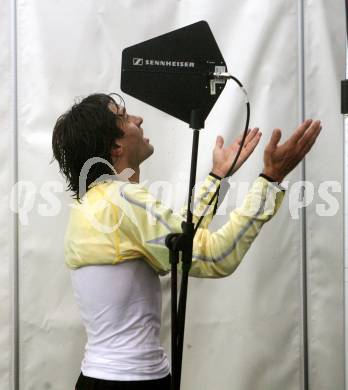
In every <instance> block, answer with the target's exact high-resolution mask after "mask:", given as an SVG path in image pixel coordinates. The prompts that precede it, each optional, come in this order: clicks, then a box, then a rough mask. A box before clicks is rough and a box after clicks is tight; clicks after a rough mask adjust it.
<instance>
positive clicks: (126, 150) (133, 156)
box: [109, 104, 154, 166]
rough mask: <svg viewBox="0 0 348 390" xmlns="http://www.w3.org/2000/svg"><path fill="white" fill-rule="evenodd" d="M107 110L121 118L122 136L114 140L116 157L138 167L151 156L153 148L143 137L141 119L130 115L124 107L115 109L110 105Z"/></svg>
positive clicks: (113, 105)
mask: <svg viewBox="0 0 348 390" xmlns="http://www.w3.org/2000/svg"><path fill="white" fill-rule="evenodd" d="M109 108H110V110H111V111H113V112H114V113H116V114H118V115H121V116H122V119H123V120H122V122H120V123H121V126H120V127H121V129H122V130H123V131H124V136H123V137H122V138H120V139H117V140H116V144H117V145H119V146H120V148H117V149H118V150H117V154H118V157H123V158H125V159H126V161H128V162H129V163H130V164H131V165H133V166H134V165H135V166H137V165H140V164H141V163H142V162H143V161H144V160H146V159H147V158H148V157H150V156H151V155H152V153H153V152H154V147H153V146H152V145H151V144H150V141H149V139H148V138H146V137H144V130H143V129H142V127H141V124H142V123H143V119H142V118H141V117H139V116H135V115H130V114H128V113H127V112H126V109H125V108H124V107H117V106H116V105H115V104H110V105H109Z"/></svg>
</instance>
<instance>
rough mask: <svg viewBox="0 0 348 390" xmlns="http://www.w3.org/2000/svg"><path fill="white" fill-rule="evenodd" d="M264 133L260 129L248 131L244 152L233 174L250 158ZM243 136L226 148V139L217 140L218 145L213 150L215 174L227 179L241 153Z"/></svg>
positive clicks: (219, 138) (219, 137)
mask: <svg viewBox="0 0 348 390" xmlns="http://www.w3.org/2000/svg"><path fill="white" fill-rule="evenodd" d="M261 135H262V133H261V132H260V131H259V129H258V128H255V129H252V130H250V129H249V130H248V134H247V136H246V138H245V142H244V145H243V148H242V151H241V153H240V155H239V157H238V160H237V162H236V165H235V167H234V169H233V172H232V173H234V172H236V171H237V170H238V169H239V168H240V167H241V166H242V165H243V164H244V162H245V161H246V160H247V159H248V158H249V156H250V155H251V154H252V152H253V151H254V149H255V148H256V146H257V144H258V143H259V141H260V138H261ZM242 138H243V136H242V135H241V136H240V137H238V138H237V139H236V140H235V141H234V142H233V143H232V144H230V145H228V146H225V147H224V139H223V137H221V136H218V137H217V138H216V144H215V147H214V150H213V172H214V173H215V174H216V175H218V176H220V177H225V176H226V175H227V173H228V171H229V169H230V168H231V165H232V163H233V161H234V159H235V157H236V155H237V153H238V151H239V148H240V145H241V142H242Z"/></svg>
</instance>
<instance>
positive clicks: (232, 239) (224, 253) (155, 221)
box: [121, 177, 284, 278]
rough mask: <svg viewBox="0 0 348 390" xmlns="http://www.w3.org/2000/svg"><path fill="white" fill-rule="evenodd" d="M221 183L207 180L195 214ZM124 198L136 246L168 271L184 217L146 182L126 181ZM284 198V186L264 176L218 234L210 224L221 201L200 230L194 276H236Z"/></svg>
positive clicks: (152, 262) (162, 271)
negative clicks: (170, 239) (172, 239)
mask: <svg viewBox="0 0 348 390" xmlns="http://www.w3.org/2000/svg"><path fill="white" fill-rule="evenodd" d="M211 183H213V185H212V184H211ZM219 183H220V181H219V180H218V179H215V178H213V177H209V178H207V179H206V181H205V182H204V184H203V186H202V187H201V190H200V192H199V194H198V196H197V199H199V201H198V202H197V203H196V205H195V208H194V210H195V213H197V214H201V212H202V211H204V209H205V208H206V205H207V203H208V202H209V200H210V198H211V196H212V194H213V193H214V191H215V189H216V188H217V187H218V186H219ZM127 187H128V188H127ZM208 188H209V194H208V191H207V190H208ZM121 197H122V198H123V199H124V201H126V202H127V203H128V206H129V205H131V209H132V218H131V220H132V237H133V245H134V248H136V251H137V252H138V253H139V255H140V256H143V257H144V258H145V259H146V260H147V261H148V263H149V264H150V265H151V266H152V267H153V268H154V269H155V270H156V271H157V272H158V273H160V274H166V273H168V272H169V271H170V263H169V251H168V248H167V247H166V245H165V238H166V236H167V235H168V234H169V233H179V232H181V231H182V230H181V223H182V222H183V220H184V218H183V216H182V215H180V214H176V213H174V212H173V211H172V210H171V209H170V208H168V207H166V206H164V205H163V204H161V203H160V202H159V201H158V200H156V199H155V198H154V197H153V196H152V195H151V194H150V193H149V192H148V191H147V190H146V189H145V188H143V187H141V186H140V185H129V186H127V185H126V186H125V187H124V188H123V189H122V190H121ZM283 197H284V191H282V190H281V189H280V188H279V187H277V186H275V185H274V184H273V183H271V182H269V181H267V180H266V179H264V178H262V177H258V178H257V179H256V180H255V182H254V183H253V185H252V187H251V189H250V191H249V192H248V194H247V195H246V197H245V199H244V202H243V204H242V206H241V207H239V208H237V209H235V210H233V211H232V212H231V213H230V215H229V221H228V222H227V223H226V224H225V225H223V226H222V227H221V228H220V229H219V230H217V231H216V232H213V233H212V232H210V231H209V229H208V224H209V223H210V221H211V219H212V217H213V212H212V210H213V209H214V206H215V202H216V201H215V202H214V203H213V205H212V207H211V209H210V211H209V212H208V213H207V215H206V216H205V219H204V224H202V225H201V227H200V228H199V229H198V230H197V233H196V235H195V238H194V242H193V259H192V267H191V270H190V275H191V276H195V277H200V278H220V277H224V276H227V275H230V274H231V273H232V272H233V271H234V270H235V269H236V267H237V266H238V264H239V263H240V262H241V260H242V258H243V257H244V255H245V253H246V252H247V250H248V249H249V247H250V245H251V244H252V242H253V241H254V239H255V238H256V237H257V235H258V233H259V231H260V229H261V227H262V226H263V224H264V223H265V222H267V221H268V220H270V219H271V218H272V216H273V215H274V214H275V213H276V211H277V210H278V208H279V206H280V204H281V202H282V199H283ZM197 210H198V212H197ZM198 218H199V215H195V217H194V222H196V221H197V219H198ZM127 225H129V224H127ZM121 229H122V225H121ZM123 233H124V235H125V236H126V235H127V232H123Z"/></svg>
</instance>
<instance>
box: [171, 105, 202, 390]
mask: <svg viewBox="0 0 348 390" xmlns="http://www.w3.org/2000/svg"><path fill="white" fill-rule="evenodd" d="M190 128H191V129H193V140H192V155H191V171H190V183H189V194H188V207H187V216H186V221H184V222H183V223H182V225H181V227H182V233H172V234H169V235H168V236H167V237H166V240H165V243H166V246H167V247H168V249H169V260H170V263H171V322H172V335H171V344H172V355H171V356H172V381H171V390H180V382H181V369H182V357H183V345H184V333H185V316H186V301H187V288H188V277H189V272H190V268H191V264H192V250H193V238H194V224H193V222H192V219H193V215H192V210H191V204H193V201H194V186H195V183H196V171H197V157H198V144H199V130H201V129H203V128H204V118H203V115H202V111H201V110H199V109H193V110H191V115H190ZM179 252H182V277H181V289H180V298H179V305H178V303H177V266H178V263H179Z"/></svg>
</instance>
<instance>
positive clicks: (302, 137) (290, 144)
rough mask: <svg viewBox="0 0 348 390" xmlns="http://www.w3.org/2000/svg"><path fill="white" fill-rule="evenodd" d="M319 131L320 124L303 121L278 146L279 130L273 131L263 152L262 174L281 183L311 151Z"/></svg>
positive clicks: (318, 122)
mask: <svg viewBox="0 0 348 390" xmlns="http://www.w3.org/2000/svg"><path fill="white" fill-rule="evenodd" d="M320 131H321V122H320V121H313V120H311V119H309V120H306V121H304V122H303V123H302V124H301V125H300V126H299V127H298V128H297V129H296V130H295V131H294V133H293V134H292V136H291V137H290V138H289V139H288V140H287V141H286V142H284V143H283V144H282V145H278V143H279V141H280V138H281V135H282V133H281V130H280V129H275V130H273V134H272V137H271V139H270V141H269V143H268V145H267V146H266V148H265V152H264V159H263V160H264V169H263V173H264V174H265V175H267V176H269V177H271V178H272V179H274V180H275V181H277V182H279V183H280V182H281V181H282V180H283V179H284V177H285V176H286V175H287V174H288V173H290V172H291V171H292V170H293V169H294V168H295V167H296V165H297V164H298V163H299V162H300V161H301V160H302V159H303V158H304V156H305V155H306V154H307V153H308V152H309V151H310V150H311V148H312V146H313V145H314V143H315V140H316V139H317V137H318V135H319V134H320Z"/></svg>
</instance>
